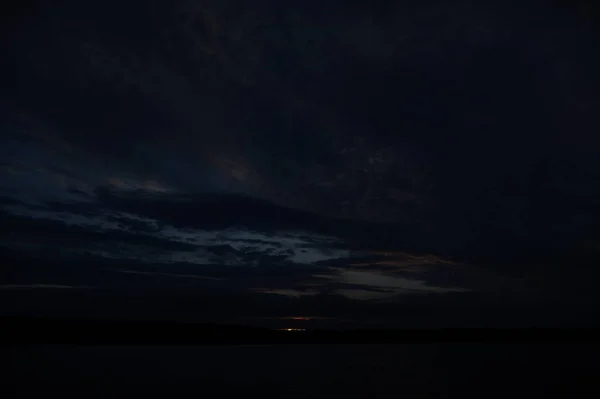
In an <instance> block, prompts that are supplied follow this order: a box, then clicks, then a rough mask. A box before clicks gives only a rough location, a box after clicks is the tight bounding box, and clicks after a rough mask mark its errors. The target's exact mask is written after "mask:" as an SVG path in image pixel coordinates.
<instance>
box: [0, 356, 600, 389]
mask: <svg viewBox="0 0 600 399" xmlns="http://www.w3.org/2000/svg"><path fill="white" fill-rule="evenodd" d="M598 349H599V346H598V345H589V344H585V345H584V344H581V345H577V344H562V345H561V344H555V345H547V344H534V345H531V344H530V345H525V344H514V345H513V344H499V345H491V344H421V345H270V346H269V345H256V346H249V345H247V346H242V345H240V346H220V347H217V346H155V347H151V346H95V347H94V346H35V347H33V346H30V347H20V348H2V349H0V351H1V352H0V366H1V367H2V369H3V370H4V371H3V374H4V375H3V382H2V385H3V391H4V392H8V393H10V394H9V395H2V396H3V397H33V395H36V396H38V395H40V394H42V395H55V396H58V397H65V396H69V397H71V396H73V397H75V396H77V397H82V398H83V397H89V396H92V397H96V396H102V397H109V396H110V397H115V396H116V397H119V396H121V395H123V396H125V395H127V396H130V397H131V396H134V397H146V396H152V395H160V396H164V397H169V396H170V397H179V396H184V395H185V396H190V395H195V396H203V395H205V396H208V397H238V396H240V395H242V396H244V397H249V396H251V397H278V398H290V397H292V398H305V397H318V398H321V397H332V398H337V397H339V398H348V397H350V398H363V397H368V398H379V397H411V398H412V397H417V398H420V397H427V398H429V397H436V398H441V397H464V396H469V397H475V396H477V397H482V398H485V397H488V398H489V397H494V398H506V397H507V396H508V395H510V396H512V397H525V398H542V397H550V396H558V397H565V398H566V397H573V398H581V397H600V396H599V395H598V394H599V393H600V378H599V377H598V376H599V375H600V373H598V371H600V367H599V366H598V354H599V353H600V351H599V350H598Z"/></svg>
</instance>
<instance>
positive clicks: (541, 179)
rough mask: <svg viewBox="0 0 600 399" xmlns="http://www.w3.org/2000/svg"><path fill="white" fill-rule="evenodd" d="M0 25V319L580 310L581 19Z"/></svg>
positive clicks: (576, 12)
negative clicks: (27, 316)
mask: <svg viewBox="0 0 600 399" xmlns="http://www.w3.org/2000/svg"><path fill="white" fill-rule="evenodd" d="M324 3H326V4H324ZM1 7H2V12H1V15H2V17H1V18H2V19H1V20H0V30H1V39H0V54H2V62H1V63H0V204H1V206H2V209H1V213H0V218H1V221H0V250H1V251H2V258H3V259H4V260H3V261H2V262H1V263H2V266H0V296H1V297H2V298H4V300H3V305H2V306H1V307H0V308H1V309H0V310H1V312H2V313H7V314H22V313H23V314H24V313H27V314H30V313H36V312H37V313H39V314H44V315H50V314H59V313H60V314H62V313H61V312H63V313H65V314H66V313H69V312H70V313H69V314H77V315H80V316H81V315H88V316H89V315H92V314H94V315H108V316H114V315H117V314H118V315H121V316H124V317H147V318H148V317H149V318H168V317H172V318H185V319H193V320H208V319H222V320H242V319H244V320H254V321H256V320H260V319H261V318H269V317H273V318H283V317H297V316H302V317H317V319H318V318H319V317H321V318H331V320H334V319H336V320H342V319H343V320H358V321H359V322H360V323H364V320H367V319H369V320H371V319H373V320H377V322H382V323H386V322H390V323H392V322H393V323H400V322H404V323H405V324H406V325H412V324H419V323H421V324H423V323H433V324H436V323H437V324H440V325H461V323H467V321H465V320H471V321H472V320H479V321H481V322H482V323H487V324H491V325H496V324H501V323H517V324H518V323H521V324H520V325H523V324H527V323H552V322H556V323H558V324H561V323H569V322H588V321H589V320H591V319H590V317H593V313H591V312H593V310H594V309H595V308H596V306H597V305H598V304H600V294H599V293H598V292H600V291H598V290H597V286H596V282H597V281H598V278H599V277H600V271H599V270H598V265H599V260H600V157H599V156H598V153H599V152H600V120H599V116H600V96H599V93H600V77H599V74H598V71H600V51H599V50H600V46H599V44H600V31H599V29H598V26H600V24H599V22H600V18H599V15H600V13H598V10H597V8H596V7H595V6H593V2H586V1H569V2H568V1H564V2H561V1H542V0H539V1H534V0H523V1H514V2H513V1H500V0H498V1H486V2H480V1H475V0H473V1H466V0H464V1H463V0H459V1H441V0H440V1H429V0H427V1H369V2H367V1H364V2H363V1H350V0H347V1H334V2H319V1H276V0H258V1H242V0H235V1H229V0H227V1H226V0H207V1H201V0H172V1H159V0H119V1H115V0H102V1H97V0H88V1H78V0H77V1H76V0H61V1H52V2H49V1H20V2H15V4H14V5H4V4H3V5H2V6H1ZM132 298H134V299H135V300H133V299H132ZM40 304H45V306H41V305H40ZM519 312H522V313H519ZM37 313H36V314H37ZM532 314H535V315H536V317H537V318H536V319H535V320H534V319H532V318H531V317H530V316H531V315H532ZM465 315H470V316H465ZM500 315H501V316H500ZM469 317H471V319H469ZM483 320H485V321H483ZM257 323H258V321H257ZM494 323H496V324H494Z"/></svg>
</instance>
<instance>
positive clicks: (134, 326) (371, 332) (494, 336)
mask: <svg viewBox="0 0 600 399" xmlns="http://www.w3.org/2000/svg"><path fill="white" fill-rule="evenodd" d="M0 325H1V326H2V328H1V332H0V340H1V341H2V343H4V344H7V343H8V344H11V343H27V344H40V343H44V344H45V343H53V344H128V345H136V344H169V345H180V344H185V345H190V344H201V345H232V344H234V345H237V344H242V345H271V344H302V343H313V344H341V343H345V344H407V343H452V342H463V343H464V342H497V343H503V342H504V343H511V342H527V343H541V342H546V343H552V342H573V343H574V342H598V341H600V329H591V328H590V329H581V328H579V329H576V328H570V329H569V328H554V329H552V328H531V329H497V328H496V329H493V328H490V329H485V328H471V329H468V328H455V329H452V328H446V329H404V330H400V329H351V330H320V329H314V330H310V329H306V330H302V329H297V328H282V329H269V328H263V327H250V326H239V325H225V324H210V323H182V322H158V321H122V320H65V319H40V318H37V319H36V318H18V317H4V318H1V319H0Z"/></svg>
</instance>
